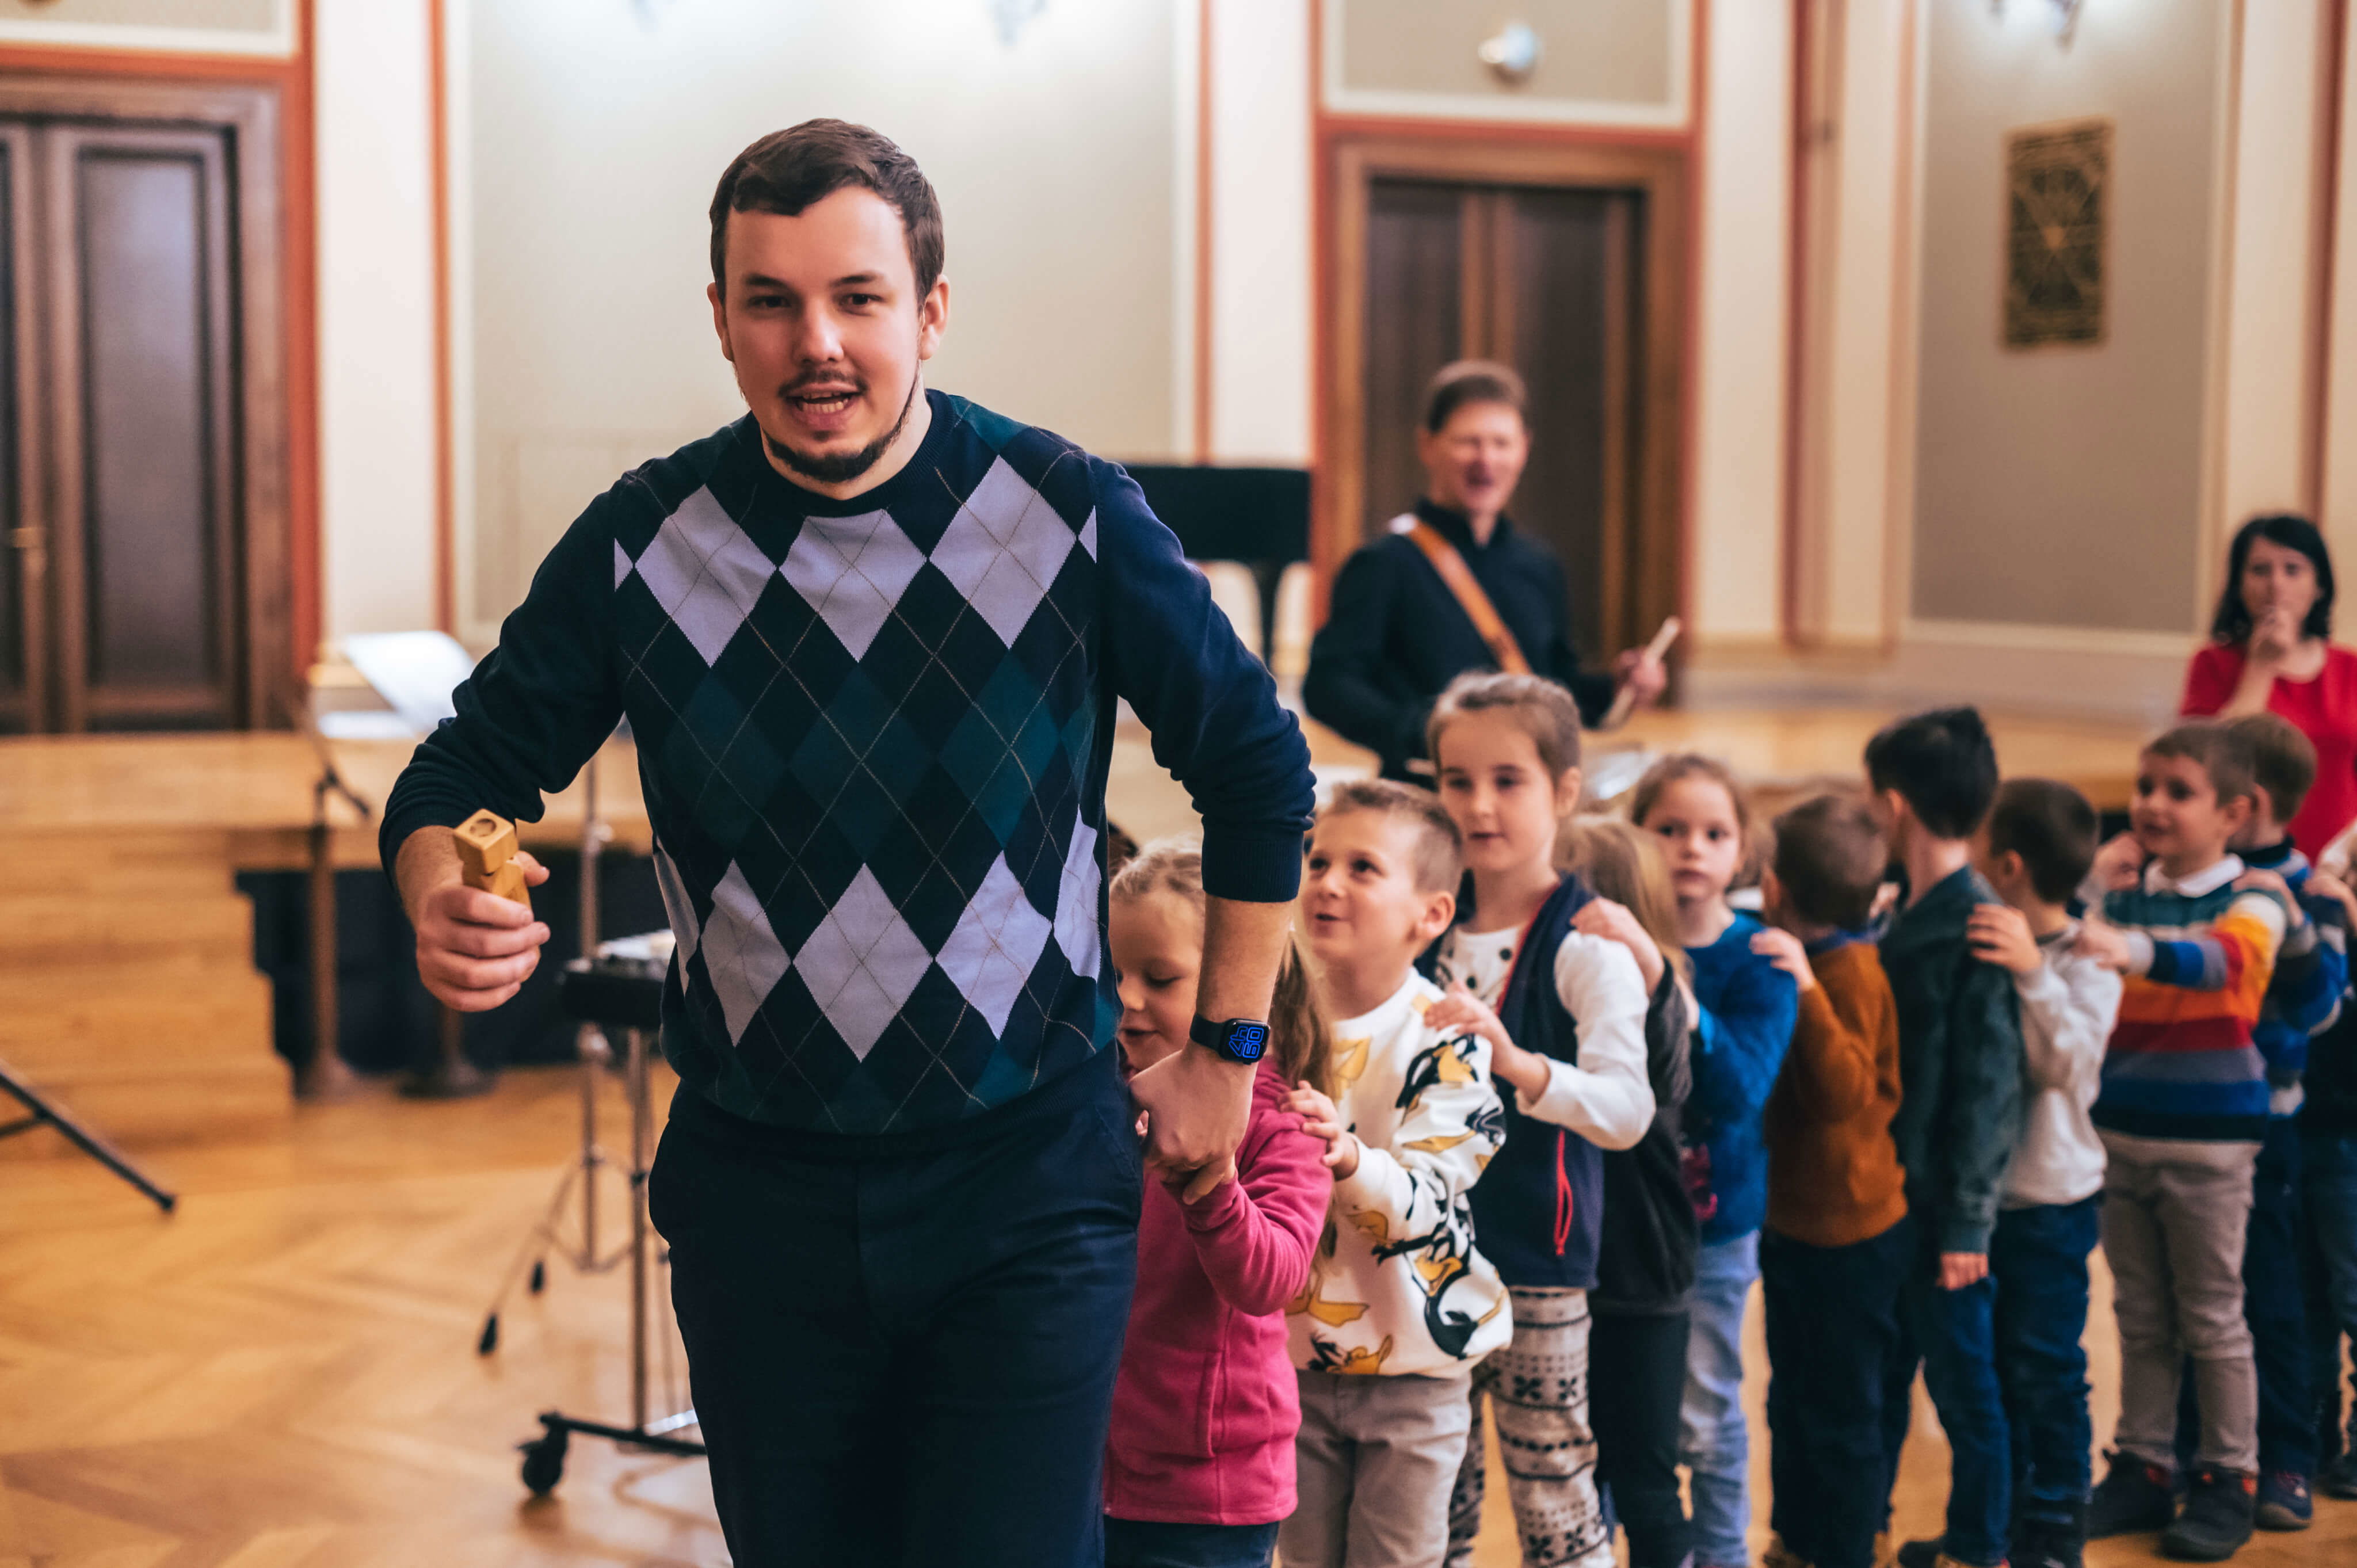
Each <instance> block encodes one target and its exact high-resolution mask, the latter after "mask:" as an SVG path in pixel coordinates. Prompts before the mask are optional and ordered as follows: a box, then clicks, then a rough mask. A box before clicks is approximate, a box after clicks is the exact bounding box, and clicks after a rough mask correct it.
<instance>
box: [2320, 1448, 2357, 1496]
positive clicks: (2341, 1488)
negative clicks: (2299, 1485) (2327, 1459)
mask: <svg viewBox="0 0 2357 1568" xmlns="http://www.w3.org/2000/svg"><path fill="white" fill-rule="evenodd" d="M2316 1489H2317V1490H2318V1491H2319V1492H2322V1493H2323V1494H2324V1495H2325V1496H2326V1497H2328V1498H2357V1449H2352V1451H2350V1452H2349V1453H2346V1454H2343V1455H2341V1457H2340V1458H2338V1459H2335V1460H2334V1461H2333V1462H2332V1463H2331V1464H2330V1465H2327V1466H2325V1467H2324V1471H2323V1473H2322V1474H2321V1475H2319V1476H2318V1477H2316Z"/></svg>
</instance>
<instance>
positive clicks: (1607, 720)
mask: <svg viewBox="0 0 2357 1568" xmlns="http://www.w3.org/2000/svg"><path fill="white" fill-rule="evenodd" d="M1684 629H1685V626H1684V622H1682V621H1680V620H1679V619H1678V618H1677V617H1675V616H1672V617H1670V618H1668V619H1667V620H1664V621H1663V622H1662V629H1661V630H1659V631H1657V632H1655V633H1654V634H1653V640H1652V641H1651V642H1649V643H1647V644H1646V645H1645V658H1646V659H1659V658H1661V657H1662V655H1663V654H1664V653H1667V652H1668V651H1669V650H1670V644H1672V643H1674V642H1675V641H1676V640H1677V639H1678V633H1679V632H1681V631H1683V630H1684ZM1639 662H1640V663H1641V662H1643V660H1639ZM1636 705H1637V693H1634V692H1632V691H1631V690H1630V689H1629V685H1628V682H1621V686H1620V691H1619V692H1618V693H1615V694H1614V695H1613V698H1612V706H1611V709H1610V710H1609V712H1607V713H1606V714H1605V715H1604V722H1603V723H1602V724H1601V725H1598V726H1597V727H1598V729H1619V728H1620V726H1621V725H1624V724H1626V723H1627V722H1628V721H1629V710H1630V709H1631V708H1633V707H1635V706H1636Z"/></svg>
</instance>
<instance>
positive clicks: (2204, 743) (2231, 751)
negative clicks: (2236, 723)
mask: <svg viewBox="0 0 2357 1568" xmlns="http://www.w3.org/2000/svg"><path fill="white" fill-rule="evenodd" d="M2138 755H2139V756H2143V757H2181V758H2183V759H2184V760H2186V761H2188V762H2198V763H2200V764H2201V770H2202V771H2203V772H2204V773H2207V774H2208V775H2210V788H2211V789H2212V790H2214V791H2215V792H2216V793H2217V796H2218V802H2219V804H2221V805H2223V804H2225V803H2226V802H2227V801H2229V800H2250V799H2251V798H2252V796H2251V786H2252V785H2253V784H2255V783H2256V782H2257V780H2256V779H2254V778H2253V777H2252V775H2251V747H2250V743H2249V742H2248V741H2246V740H2244V738H2243V736H2241V735H2240V734H2238V733H2237V732H2236V731H2235V729H2234V727H2233V725H2228V724H2222V723H2220V722H2219V721H2217V720H2215V719H2189V720H2188V721H2186V722H2185V723H2184V724H2181V725H2173V726H2172V727H2170V728H2169V729H2165V730H2163V731H2161V732H2160V733H2159V734H2158V735H2157V736H2154V737H2153V738H2152V739H2150V740H2148V741H2147V742H2146V743H2145V748H2144V750H2143V751H2142V752H2141V753H2139V754H2138Z"/></svg>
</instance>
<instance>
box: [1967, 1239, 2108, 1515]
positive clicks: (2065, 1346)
mask: <svg viewBox="0 0 2357 1568" xmlns="http://www.w3.org/2000/svg"><path fill="white" fill-rule="evenodd" d="M2103 1204H2104V1199H2103V1195H2102V1194H2100V1193H2098V1194H2096V1195H2095V1196H2094V1197H2088V1198H2084V1199H2083V1200H2081V1201H2080V1202H2077V1203H2050V1204H2039V1205H2036V1206H2034V1207H2031V1208H2008V1209H2006V1210H2004V1211H2002V1212H2001V1213H1999V1214H1998V1215H1997V1217H1996V1236H1995V1237H1994V1238H1992V1239H1991V1240H1990V1242H1989V1273H1991V1274H1993V1275H1994V1276H1996V1364H1997V1371H1998V1375H1999V1377H2000V1378H2001V1379H2002V1380H2003V1382H2004V1386H2005V1410H2006V1415H2007V1418H2008V1422H2009V1424H2010V1427H2011V1439H2012V1449H2013V1481H2014V1486H2015V1487H2017V1488H2018V1492H2019V1495H2018V1497H2017V1498H2015V1503H2014V1511H2015V1512H2016V1513H2017V1514H2018V1515H2019V1516H2020V1517H2021V1518H2023V1519H2034V1520H2040V1521H2042V1522H2046V1523H2050V1524H2071V1523H2073V1522H2075V1521H2076V1520H2077V1519H2078V1517H2079V1509H2080V1506H2081V1505H2082V1504H2083V1503H2085V1502H2086V1500H2087V1487H2088V1484H2089V1481H2090V1479H2091V1477H2090V1475H2089V1473H2088V1471H2089V1454H2090V1450H2091V1449H2092V1448H2093V1444H2094V1434H2093V1429H2092V1425H2091V1423H2090V1422H2089V1419H2088V1415H2087V1351H2086V1348H2085V1347H2084V1346H2083V1344H2082V1343H2081V1340H2082V1338H2083V1337H2084V1335H2085V1334H2086V1332H2087V1254H2088V1253H2090V1252H2092V1251H2094V1250H2095V1242H2096V1240H2097V1239H2098V1237H2099V1236H2100V1234H2101V1232H2102V1230H2103Z"/></svg>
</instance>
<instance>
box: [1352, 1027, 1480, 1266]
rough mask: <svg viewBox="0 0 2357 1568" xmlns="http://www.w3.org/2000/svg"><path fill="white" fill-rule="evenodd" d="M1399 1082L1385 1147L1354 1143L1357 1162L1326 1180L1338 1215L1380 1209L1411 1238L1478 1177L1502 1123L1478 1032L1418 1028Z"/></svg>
mask: <svg viewBox="0 0 2357 1568" xmlns="http://www.w3.org/2000/svg"><path fill="white" fill-rule="evenodd" d="M1402 1082H1403V1088H1402V1092H1403V1093H1405V1094H1406V1095H1408V1096H1410V1097H1411V1098H1410V1099H1409V1101H1408V1105H1407V1109H1406V1111H1405V1112H1404V1113H1403V1114H1402V1115H1401V1117H1400V1122H1399V1128H1398V1131H1397V1132H1396V1133H1394V1134H1393V1137H1392V1142H1391V1144H1390V1146H1389V1147H1379V1146H1377V1145H1375V1144H1365V1143H1361V1145H1360V1150H1359V1168H1358V1169H1357V1170H1355V1171H1353V1172H1351V1175H1349V1176H1346V1177H1343V1178H1342V1179H1341V1180H1340V1181H1337V1182H1336V1183H1335V1184H1334V1201H1335V1203H1336V1204H1337V1205H1338V1206H1339V1207H1340V1208H1341V1209H1342V1210H1343V1212H1344V1213H1346V1214H1362V1213H1368V1212H1372V1213H1376V1214H1380V1215H1382V1216H1383V1218H1384V1219H1387V1220H1389V1221H1390V1222H1391V1230H1392V1234H1393V1235H1394V1236H1416V1235H1422V1234H1424V1233H1425V1232H1426V1231H1429V1230H1433V1229H1435V1228H1436V1227H1437V1226H1439V1225H1440V1224H1441V1223H1442V1222H1443V1221H1444V1220H1445V1219H1448V1213H1449V1210H1450V1209H1451V1208H1453V1207H1454V1206H1455V1204H1456V1202H1457V1199H1458V1197H1460V1196H1461V1195H1462V1194H1463V1193H1464V1192H1465V1191H1466V1189H1467V1188H1469V1187H1471V1186H1472V1185H1473V1184H1474V1183H1475V1182H1476V1181H1479V1180H1480V1177H1481V1167H1482V1166H1484V1165H1488V1164H1489V1163H1490V1157H1491V1155H1495V1154H1496V1153H1497V1152H1498V1145H1499V1144H1500V1142H1501V1140H1502V1138H1503V1135H1504V1126H1503V1118H1502V1116H1501V1107H1500V1105H1499V1103H1498V1092H1497V1090H1495V1089H1493V1088H1491V1084H1490V1046H1489V1042H1488V1041H1486V1040H1484V1039H1482V1038H1481V1037H1480V1036H1478V1035H1458V1036H1448V1037H1447V1038H1442V1037H1438V1036H1433V1035H1431V1034H1429V1033H1428V1032H1427V1033H1426V1034H1425V1035H1424V1036H1422V1039H1421V1042H1420V1044H1419V1046H1418V1047H1417V1050H1416V1054H1415V1058H1414V1059H1413V1060H1411V1061H1410V1062H1409V1063H1408V1069H1407V1076H1406V1077H1405V1079H1403V1080H1402Z"/></svg>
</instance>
